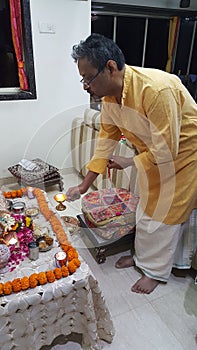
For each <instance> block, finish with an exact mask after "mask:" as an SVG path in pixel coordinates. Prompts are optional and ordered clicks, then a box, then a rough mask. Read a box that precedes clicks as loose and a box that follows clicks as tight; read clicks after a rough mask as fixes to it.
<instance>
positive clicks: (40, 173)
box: [8, 158, 63, 192]
mask: <svg viewBox="0 0 197 350" xmlns="http://www.w3.org/2000/svg"><path fill="white" fill-rule="evenodd" d="M32 162H34V163H35V164H36V166H37V168H36V169H34V170H26V169H24V168H23V167H22V166H21V165H20V164H16V165H13V166H10V167H9V168H8V170H9V171H10V173H11V174H12V175H13V176H14V177H16V179H17V181H18V183H19V184H20V186H25V187H26V186H32V187H39V188H42V189H43V190H45V189H46V188H47V187H49V186H52V185H58V186H59V189H60V192H62V191H63V180H62V177H61V175H60V173H59V170H58V169H57V168H56V167H54V166H53V165H51V164H48V163H46V162H44V161H43V160H41V159H39V158H36V159H33V160H32Z"/></svg>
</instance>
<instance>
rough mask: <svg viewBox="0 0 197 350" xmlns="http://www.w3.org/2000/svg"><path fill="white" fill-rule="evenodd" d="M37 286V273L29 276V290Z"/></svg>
mask: <svg viewBox="0 0 197 350" xmlns="http://www.w3.org/2000/svg"><path fill="white" fill-rule="evenodd" d="M37 285H38V275H37V273H33V274H32V275H31V276H29V286H30V288H35V287H36V286H37Z"/></svg>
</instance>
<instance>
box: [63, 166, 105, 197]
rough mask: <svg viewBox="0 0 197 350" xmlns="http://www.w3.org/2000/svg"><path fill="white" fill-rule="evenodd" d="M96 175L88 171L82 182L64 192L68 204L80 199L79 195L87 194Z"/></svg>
mask: <svg viewBox="0 0 197 350" xmlns="http://www.w3.org/2000/svg"><path fill="white" fill-rule="evenodd" d="M97 176H98V174H97V173H94V172H93V171H90V170H89V171H88V173H87V175H86V176H85V177H84V179H83V182H82V183H81V184H80V185H78V186H74V187H70V188H69V189H68V191H67V192H66V196H67V200H68V202H72V201H75V200H76V199H79V198H80V197H81V194H84V193H86V192H87V190H88V189H89V187H90V186H91V185H92V184H93V182H94V180H95V179H96V178H97Z"/></svg>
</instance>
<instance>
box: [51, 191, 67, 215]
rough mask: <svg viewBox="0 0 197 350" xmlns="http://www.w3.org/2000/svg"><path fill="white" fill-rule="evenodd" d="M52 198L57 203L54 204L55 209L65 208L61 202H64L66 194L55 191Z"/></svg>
mask: <svg viewBox="0 0 197 350" xmlns="http://www.w3.org/2000/svg"><path fill="white" fill-rule="evenodd" d="M54 199H55V201H56V202H58V203H59V204H58V205H57V206H56V209H57V210H60V211H62V210H65V209H66V206H65V205H64V204H63V202H65V200H66V199H67V197H66V195H65V194H64V193H62V192H60V193H57V194H56V195H55V196H54Z"/></svg>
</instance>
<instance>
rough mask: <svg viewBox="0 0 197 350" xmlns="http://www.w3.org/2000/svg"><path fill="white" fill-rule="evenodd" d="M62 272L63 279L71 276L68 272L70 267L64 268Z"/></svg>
mask: <svg viewBox="0 0 197 350" xmlns="http://www.w3.org/2000/svg"><path fill="white" fill-rule="evenodd" d="M61 270H62V276H63V277H67V276H68V275H69V271H68V267H67V266H62V267H61Z"/></svg>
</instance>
